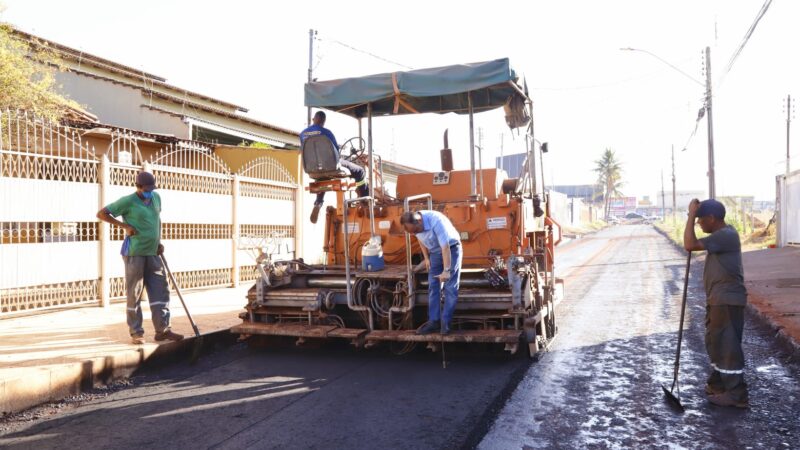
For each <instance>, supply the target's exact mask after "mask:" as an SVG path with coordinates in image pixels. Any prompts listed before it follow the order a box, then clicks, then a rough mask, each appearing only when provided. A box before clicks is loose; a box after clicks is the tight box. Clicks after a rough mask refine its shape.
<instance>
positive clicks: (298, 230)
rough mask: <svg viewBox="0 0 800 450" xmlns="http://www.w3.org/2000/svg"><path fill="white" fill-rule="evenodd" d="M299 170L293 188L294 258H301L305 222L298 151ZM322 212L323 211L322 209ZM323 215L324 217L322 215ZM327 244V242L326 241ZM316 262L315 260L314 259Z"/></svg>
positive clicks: (302, 182)
mask: <svg viewBox="0 0 800 450" xmlns="http://www.w3.org/2000/svg"><path fill="white" fill-rule="evenodd" d="M296 167H298V168H299V170H298V171H297V174H296V176H297V189H295V190H294V257H295V259H300V258H303V257H304V256H305V255H304V253H305V252H304V251H303V250H304V249H303V227H304V225H305V223H304V222H303V207H304V203H303V201H304V197H305V196H304V195H303V194H305V191H304V190H303V185H304V180H303V173H304V172H303V169H302V167H303V161H302V157H301V156H300V152H298V155H297V166H296ZM323 213H324V211H323ZM323 217H325V216H324V215H323ZM326 245H327V243H326ZM314 262H317V261H314ZM324 264H328V261H327V260H326V261H324Z"/></svg>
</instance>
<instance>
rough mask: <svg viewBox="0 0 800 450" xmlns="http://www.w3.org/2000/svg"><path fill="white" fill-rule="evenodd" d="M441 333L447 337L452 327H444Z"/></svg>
mask: <svg viewBox="0 0 800 450" xmlns="http://www.w3.org/2000/svg"><path fill="white" fill-rule="evenodd" d="M439 333H441V334H442V336H446V335H448V334H450V326H449V325H445V326H443V327H442V328H441V330H439Z"/></svg>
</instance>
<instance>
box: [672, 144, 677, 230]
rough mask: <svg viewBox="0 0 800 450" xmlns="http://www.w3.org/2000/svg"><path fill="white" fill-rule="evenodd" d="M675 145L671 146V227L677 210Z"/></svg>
mask: <svg viewBox="0 0 800 450" xmlns="http://www.w3.org/2000/svg"><path fill="white" fill-rule="evenodd" d="M676 195H677V194H676V193H675V144H672V223H673V225H674V224H675V222H676V221H677V219H676V216H675V214H676V210H677V201H676V200H675V198H676V197H675V196H676Z"/></svg>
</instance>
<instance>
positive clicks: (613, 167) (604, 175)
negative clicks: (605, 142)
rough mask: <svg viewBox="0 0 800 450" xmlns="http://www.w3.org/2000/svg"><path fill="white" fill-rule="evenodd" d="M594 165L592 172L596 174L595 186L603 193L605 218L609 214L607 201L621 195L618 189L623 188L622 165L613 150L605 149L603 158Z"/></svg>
mask: <svg viewBox="0 0 800 450" xmlns="http://www.w3.org/2000/svg"><path fill="white" fill-rule="evenodd" d="M594 163H595V168H594V171H595V172H596V173H597V184H598V185H599V186H600V188H601V189H602V193H603V212H604V214H603V217H604V218H607V217H608V214H609V212H610V211H609V206H610V203H609V199H611V197H621V196H622V195H623V194H622V192H620V189H621V188H622V186H623V184H624V183H623V182H622V163H621V162H620V161H619V160H618V159H617V154H616V152H615V151H614V150H612V149H610V148H606V149H605V151H604V152H603V156H602V157H601V158H600V159H598V160H597V161H595V162H594Z"/></svg>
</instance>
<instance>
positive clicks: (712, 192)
mask: <svg viewBox="0 0 800 450" xmlns="http://www.w3.org/2000/svg"><path fill="white" fill-rule="evenodd" d="M706 120H707V121H708V197H709V198H715V197H716V196H717V188H716V182H715V181H714V119H713V117H712V116H711V48H710V47H706Z"/></svg>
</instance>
